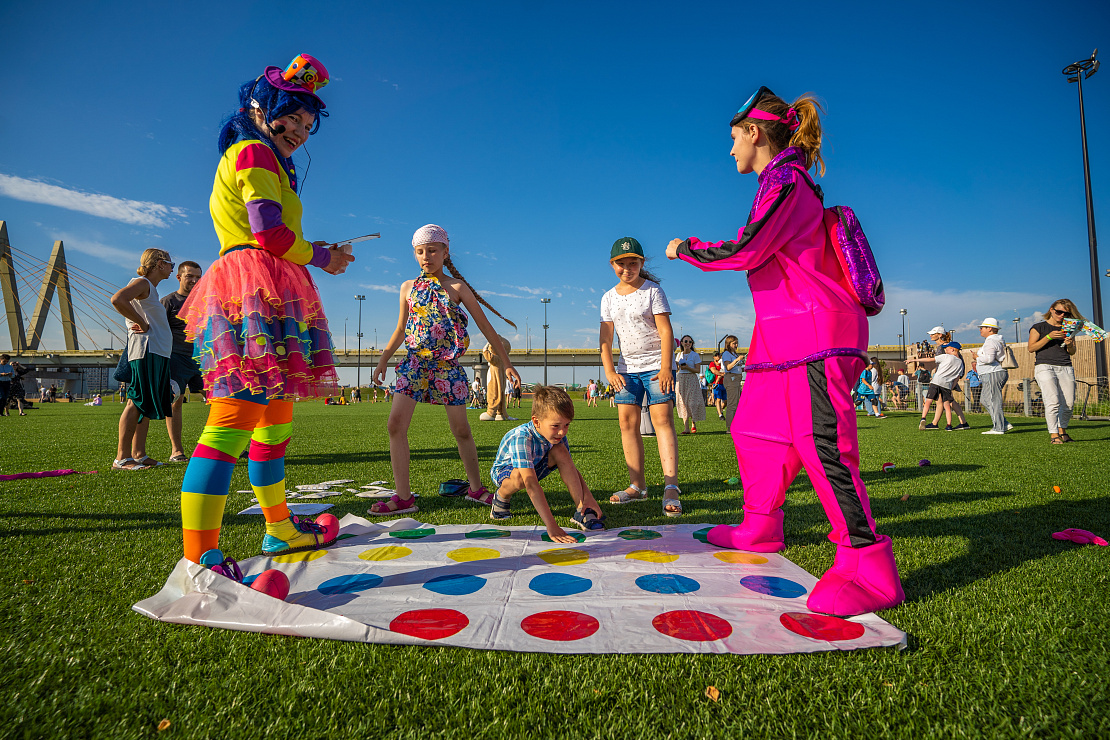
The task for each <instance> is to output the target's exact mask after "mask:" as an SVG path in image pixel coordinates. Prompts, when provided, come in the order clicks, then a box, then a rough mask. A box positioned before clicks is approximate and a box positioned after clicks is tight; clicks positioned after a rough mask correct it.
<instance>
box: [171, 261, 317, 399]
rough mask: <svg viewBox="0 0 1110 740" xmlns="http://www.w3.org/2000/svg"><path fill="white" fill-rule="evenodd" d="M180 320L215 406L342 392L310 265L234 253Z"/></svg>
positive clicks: (193, 295)
mask: <svg viewBox="0 0 1110 740" xmlns="http://www.w3.org/2000/svg"><path fill="white" fill-rule="evenodd" d="M178 318H180V319H182V320H183V321H184V322H185V336H186V338H187V339H189V340H190V341H191V342H193V357H194V359H196V361H197V362H198V363H199V364H200V368H201V373H202V374H203V376H204V387H205V390H206V391H207V392H208V395H209V397H211V398H226V397H228V396H232V395H235V394H241V393H243V392H244V391H245V392H248V393H251V394H259V393H265V394H266V397H267V398H268V399H272V398H281V397H287V398H290V399H291V398H293V397H296V396H301V397H314V396H330V395H335V394H336V393H337V392H338V390H339V378H338V376H337V375H336V374H335V358H334V356H333V353H332V350H333V347H332V342H331V334H330V333H329V332H328V321H327V318H326V317H325V316H324V309H323V306H322V305H321V303H320V293H319V291H318V290H317V289H316V284H315V283H314V282H313V281H312V278H311V277H310V276H309V274H308V269H307V268H306V267H305V266H304V265H297V264H294V263H292V262H290V261H288V260H283V259H279V258H277V257H274V256H273V255H271V254H270V253H269V252H266V251H264V250H261V249H237V250H235V251H232V252H228V253H227V254H225V255H224V256H222V257H220V258H219V259H218V260H216V262H215V263H213V265H212V267H210V268H209V269H208V272H206V273H205V274H204V276H203V277H202V278H201V279H200V281H199V282H198V283H197V284H196V286H195V287H194V288H193V290H192V291H190V293H189V298H188V299H187V300H186V301H185V304H184V305H183V306H182V307H181V310H180V311H179V312H178Z"/></svg>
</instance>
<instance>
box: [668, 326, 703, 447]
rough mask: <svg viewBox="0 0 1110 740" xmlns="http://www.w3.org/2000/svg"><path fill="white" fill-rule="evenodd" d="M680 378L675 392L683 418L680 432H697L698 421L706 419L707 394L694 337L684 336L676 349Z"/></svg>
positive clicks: (679, 412) (681, 417) (680, 415)
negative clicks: (703, 390) (703, 388)
mask: <svg viewBox="0 0 1110 740" xmlns="http://www.w3.org/2000/svg"><path fill="white" fill-rule="evenodd" d="M676 359H677V360H678V379H677V382H676V384H675V385H676V388H675V393H676V396H677V398H678V416H679V418H680V419H682V431H681V432H679V433H680V434H690V433H697V431H698V425H697V422H699V421H705V396H704V395H702V390H701V375H700V373H701V355H699V354H698V353H697V352H696V351H695V350H694V338H693V337H691V336H690V335H689V334H687V335H685V336H684V337H682V341H681V342H679V346H678V349H677V350H676Z"/></svg>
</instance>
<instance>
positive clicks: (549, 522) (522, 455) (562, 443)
mask: <svg viewBox="0 0 1110 740" xmlns="http://www.w3.org/2000/svg"><path fill="white" fill-rule="evenodd" d="M532 399H533V400H532V421H530V422H528V423H527V424H521V425H520V426H518V427H517V428H516V429H513V430H512V431H510V432H509V433H508V434H506V435H505V436H504V437H503V438H502V440H501V444H500V446H499V447H498V448H497V459H496V460H494V462H493V467H492V468H490V471H489V474H490V477H491V478H493V482H494V483H495V484H497V486H498V489H497V493H496V494H494V496H493V506H492V508H491V510H490V518H491V519H508V518H509V517H511V516H512V513H511V512H510V511H509V502H510V499H511V498H512V496H513V494H514V493H516V492H517V491H520V490H525V491H527V492H528V497H529V498H530V499H532V506H534V507H535V508H536V513H537V514H539V515H540V519H542V520H543V523H544V526H545V527H547V536H548V537H550V538H551V541H552V542H562V543H569V542H574V541H575V539H574V538H573V537H571V536H570V535H568V534H567V533H566V532H565V531H563V530H562V529H561V528H560V527H559V525H558V524H556V523H555V516H554V515H553V514H552V513H551V507H550V506H548V504H547V499H546V498H545V497H544V493H543V489H542V488H540V481H541V480H543V479H544V478H545V477H547V475H548V473H550V472H551V471H552V470H558V471H559V476H560V477H561V478H562V479H563V483H565V484H566V487H567V490H569V491H570V495H571V498H573V499H574V503H575V506H576V509H575V512H574V516H573V517H571V521H572V522H573V523H574V526H576V527H578V528H579V529H584V530H600V529H605V524H604V523H603V522H602V520H601V519H599V518H598V514H599V513H600V512H601V506H600V505H599V504H598V503H597V499H595V498H594V495H593V494H592V493H591V492H590V488H589V486H587V485H586V481H585V480H584V479H583V478H582V474H581V473H579V472H578V468H576V467H575V466H574V462H572V461H571V459H570V445H569V444H568V443H567V437H566V435H567V431H568V430H569V429H570V423H571V422H572V421H574V401H573V400H571V397H570V396H569V395H567V392H566V391H564V390H563V389H562V388H555V387H552V386H540V387H539V388H537V389H536V391H535V394H534V395H533V397H532Z"/></svg>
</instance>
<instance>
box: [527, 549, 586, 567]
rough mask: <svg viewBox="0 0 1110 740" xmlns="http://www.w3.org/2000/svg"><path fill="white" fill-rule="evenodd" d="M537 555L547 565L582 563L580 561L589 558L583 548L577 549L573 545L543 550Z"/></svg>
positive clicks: (583, 561)
mask: <svg viewBox="0 0 1110 740" xmlns="http://www.w3.org/2000/svg"><path fill="white" fill-rule="evenodd" d="M539 555H540V560H543V561H544V562H545V563H547V564H548V565H582V563H585V562H586V561H587V560H589V559H590V555H589V553H587V552H586V551H585V550H577V549H575V548H573V547H560V548H559V549H557V550H544V551H543V552H541V553H540V554H539Z"/></svg>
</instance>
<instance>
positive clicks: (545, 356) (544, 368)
mask: <svg viewBox="0 0 1110 740" xmlns="http://www.w3.org/2000/svg"><path fill="white" fill-rule="evenodd" d="M540 303H542V304H543V384H544V385H547V304H548V303H551V299H550V298H541V299H540Z"/></svg>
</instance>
